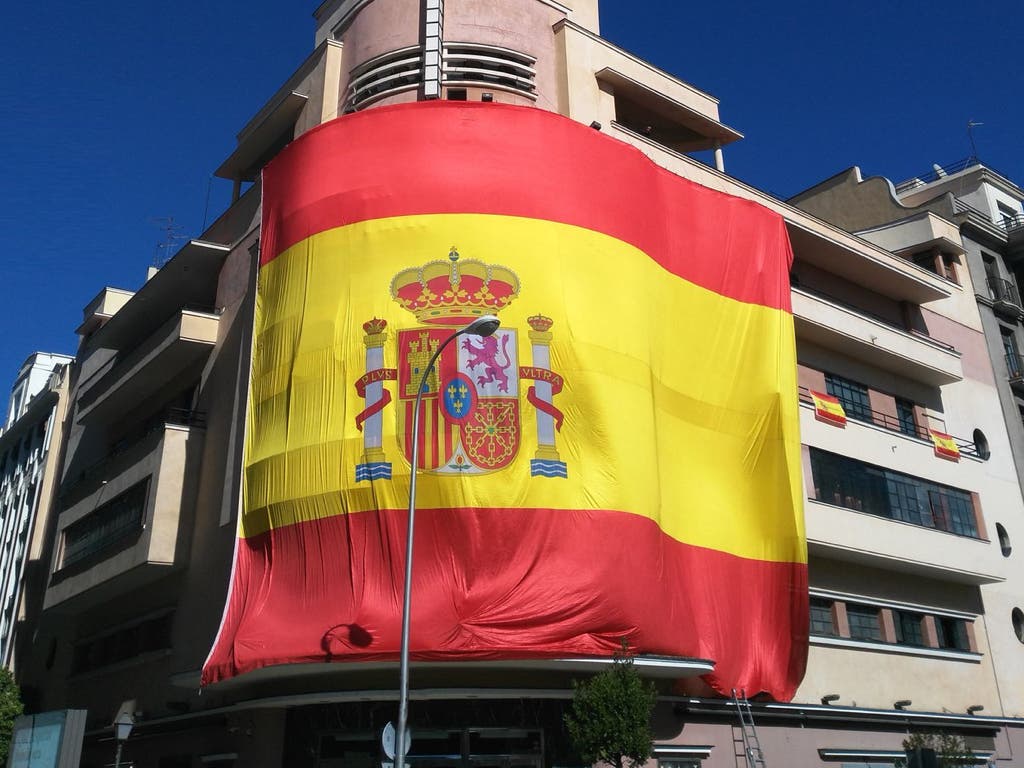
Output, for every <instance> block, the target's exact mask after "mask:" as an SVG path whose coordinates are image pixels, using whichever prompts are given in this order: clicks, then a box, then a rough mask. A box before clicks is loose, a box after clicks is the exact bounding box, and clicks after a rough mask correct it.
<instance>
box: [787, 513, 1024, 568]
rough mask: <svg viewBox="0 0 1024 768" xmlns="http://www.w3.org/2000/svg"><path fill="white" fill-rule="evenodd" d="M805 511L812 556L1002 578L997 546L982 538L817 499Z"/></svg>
mask: <svg viewBox="0 0 1024 768" xmlns="http://www.w3.org/2000/svg"><path fill="white" fill-rule="evenodd" d="M805 514H806V520H807V550H808V553H809V554H810V555H811V556H818V557H823V558H828V559H830V560H839V561H841V562H849V563H858V564H861V565H866V566H870V567H873V568H881V569H884V570H888V571H895V572H897V573H908V574H914V575H917V576H923V577H925V578H929V579H939V580H942V581H952V582H957V583H962V584H973V585H981V584H993V583H996V582H1000V581H1003V580H1004V579H1005V575H1004V574H1003V573H1002V572H1001V570H1000V568H999V565H1000V561H999V556H998V555H999V553H998V550H995V548H994V547H993V546H992V544H991V543H989V542H987V541H984V540H982V539H972V538H969V537H965V536H957V535H955V534H951V533H947V532H945V531H941V530H935V529H930V528H925V527H922V526H920V525H915V524H913V523H908V522H903V521H900V520H893V519H889V518H885V517H880V516H878V515H873V514H870V513H867V512H863V511H859V510H854V509H850V508H849V507H845V506H840V505H837V504H834V503H830V502H826V501H824V500H818V499H808V500H807V502H806V508H805ZM994 550H995V551H994Z"/></svg>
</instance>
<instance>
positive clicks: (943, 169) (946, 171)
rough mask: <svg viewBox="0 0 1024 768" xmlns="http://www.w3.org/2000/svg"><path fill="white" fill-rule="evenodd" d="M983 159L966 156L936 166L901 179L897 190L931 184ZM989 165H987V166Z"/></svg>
mask: <svg viewBox="0 0 1024 768" xmlns="http://www.w3.org/2000/svg"><path fill="white" fill-rule="evenodd" d="M980 164H981V161H980V160H978V158H977V157H975V156H973V155H972V156H971V157H965V158H964V159H963V160H957V161H956V162H955V163H950V164H948V165H942V166H935V167H934V168H932V170H930V171H928V172H927V173H922V174H921V175H920V176H915V177H914V178H912V179H907V180H906V181H901V182H900V183H899V184H897V185H896V191H897V192H908V191H910V190H912V189H917V188H918V187H923V186H925V185H926V184H931V183H932V182H933V181H938V180H939V179H942V178H945V177H946V176H952V175H953V174H954V173H960V171H966V170H967V169H968V168H970V167H971V166H972V165H980ZM986 167H987V166H986Z"/></svg>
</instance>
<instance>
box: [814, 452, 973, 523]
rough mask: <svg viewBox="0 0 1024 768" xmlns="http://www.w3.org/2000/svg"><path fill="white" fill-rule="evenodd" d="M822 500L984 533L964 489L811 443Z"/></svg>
mask: <svg viewBox="0 0 1024 768" xmlns="http://www.w3.org/2000/svg"><path fill="white" fill-rule="evenodd" d="M810 460H811V478H812V482H813V487H814V489H815V496H816V498H817V499H818V500H820V501H824V502H826V503H829V504H835V505H836V506H840V507H845V508H847V509H853V510H855V511H858V512H867V513H868V514H872V515H876V516H878V517H884V518H888V519H890V520H898V521H900V522H904V523H910V524H911V525H919V526H921V527H923V528H931V529H933V530H938V531H945V532H947V533H952V534H954V535H957V536H965V537H967V538H973V539H977V538H980V536H979V533H978V524H977V518H976V511H975V509H974V500H973V498H972V497H971V494H970V493H968V492H967V491H964V490H961V489H959V488H953V487H952V486H948V485H941V484H939V483H934V482H931V481H930V480H924V479H922V478H919V477H914V476H913V475H907V474H904V473H902V472H896V471H894V470H891V469H886V468H884V467H878V466H875V465H874V464H868V463H867V462H862V461H858V460H857V459H852V458H849V457H847V456H842V455H840V454H836V453H830V452H829V451H823V450H821V449H820V448H814V447H811V448H810Z"/></svg>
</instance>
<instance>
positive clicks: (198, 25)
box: [0, 0, 1024, 402]
mask: <svg viewBox="0 0 1024 768" xmlns="http://www.w3.org/2000/svg"><path fill="white" fill-rule="evenodd" d="M408 1H409V3H410V5H413V4H414V2H415V0H408ZM499 1H500V0H494V2H499ZM315 7H316V2H315V1H314V2H296V1H295V0H291V2H284V1H283V0H276V1H273V2H272V1H271V0H250V1H249V2H247V3H236V2H231V3H228V2H224V0H178V2H176V3H140V2H126V1H125V0H106V2H98V1H97V0H55V1H54V2H52V3H45V4H42V5H40V4H33V3H10V4H8V6H7V7H5V13H4V23H3V24H2V25H0V163H2V165H0V312H2V320H3V332H2V335H0V392H2V393H3V395H2V398H3V401H4V402H6V396H7V392H8V391H9V386H10V384H11V383H12V382H13V379H14V377H15V375H16V374H17V369H18V366H20V365H21V363H22V362H23V361H24V359H25V358H26V357H27V356H28V355H29V354H30V353H32V352H34V351H47V352H64V353H74V351H75V346H76V344H77V337H76V336H75V335H74V329H75V327H76V326H77V325H78V324H79V322H80V321H81V311H82V307H84V306H85V305H86V304H87V303H88V302H89V300H90V299H91V298H92V297H93V296H95V295H96V294H97V293H98V292H99V290H100V289H101V288H102V287H103V286H105V285H111V286H116V287H122V288H128V289H134V288H137V287H138V286H139V285H140V284H141V282H142V280H143V279H144V277H145V273H146V268H147V267H148V266H150V264H152V262H153V261H154V258H155V257H156V256H157V255H158V247H157V246H158V244H160V243H161V242H163V241H164V239H165V233H164V231H162V229H161V226H162V223H161V220H162V219H166V218H167V217H172V218H173V219H174V221H175V223H176V224H177V225H178V226H180V228H181V229H180V231H181V234H183V235H187V236H191V237H195V236H197V235H198V234H199V233H200V231H201V230H202V226H203V221H204V217H205V218H206V219H207V220H209V221H212V220H213V219H214V218H215V217H216V215H217V214H218V213H220V212H221V211H222V210H223V208H224V207H225V205H226V204H227V202H228V200H229V197H230V192H231V189H230V183H229V182H227V181H223V180H220V179H214V180H213V181H212V182H211V177H210V174H211V173H212V171H213V170H214V169H216V167H217V166H218V165H219V164H220V162H221V161H222V160H223V159H224V158H225V157H226V156H227V155H228V154H229V153H230V152H231V150H232V148H233V146H234V136H235V134H236V133H237V131H238V130H239V129H240V128H241V127H242V126H243V125H244V124H245V123H246V121H247V120H248V119H249V117H251V116H252V114H253V113H254V112H255V111H256V110H257V109H258V108H259V107H260V106H261V105H262V104H263V102H264V101H265V100H266V99H267V98H269V97H270V96H271V95H272V94H273V93H274V91H275V90H276V89H277V88H278V86H280V85H281V83H282V82H283V81H284V80H285V79H286V78H287V77H288V75H290V74H291V72H292V71H293V70H294V69H295V68H296V67H297V66H298V64H299V63H300V62H301V61H302V60H303V59H304V58H305V57H306V56H307V54H308V53H309V52H310V50H311V49H312V44H313V21H312V18H311V13H312V11H313V9H314V8H315ZM242 9H244V10H242ZM1019 16H1020V6H1019V4H1018V3H1011V2H1009V1H1008V0H989V1H988V2H984V3H977V4H969V3H965V2H962V0H961V1H960V2H950V1H949V0H935V1H933V2H927V3H925V2H919V1H918V0H902V1H901V2H895V3H891V2H890V3H882V2H877V0H875V1H874V2H873V1H871V0H868V2H864V3H830V2H825V3H822V2H820V0H819V1H818V2H813V3H812V2H808V1H807V0H800V1H799V2H787V3H774V4H767V3H756V4H755V3H750V4H746V3H737V2H732V1H731V0H720V1H719V2H716V3H692V2H685V1H684V0H602V13H601V32H602V35H603V36H604V37H606V38H607V39H609V40H611V41H612V42H614V43H616V44H618V45H620V46H622V47H624V48H626V49H627V50H629V51H631V52H633V53H635V54H637V55H639V56H641V57H642V58H645V59H647V60H649V61H651V62H653V63H654V64H656V65H657V66H659V67H661V68H663V69H665V70H668V71H669V72H671V73H672V74H674V75H676V76H677V77H680V78H682V79H683V80H686V81H687V82H689V83H691V84H693V85H694V86H696V87H697V88H700V89H702V90H705V91H707V92H709V93H711V94H713V95H714V96H716V97H717V98H719V99H720V100H721V118H722V121H723V122H725V123H726V124H727V125H729V126H731V127H733V128H735V129H737V130H739V131H740V132H742V133H743V134H745V136H746V138H745V139H743V140H741V141H740V142H738V143H736V144H734V145H731V146H729V147H727V148H726V150H725V163H726V171H728V172H729V173H731V174H732V175H734V176H737V177H738V178H740V179H743V180H744V181H746V182H748V183H751V184H753V185H754V186H757V187H760V188H761V189H765V190H767V191H769V192H771V193H772V194H775V195H776V196H778V197H782V198H786V197H789V196H791V195H793V194H795V193H796V192H799V191H800V190H802V189H805V188H806V187H808V186H811V185H812V184H814V183H816V182H818V181H820V180H822V179H824V178H827V177H828V176H831V175H832V174H834V173H837V172H838V171H841V170H843V169H844V168H847V167H849V166H851V165H859V166H860V167H861V169H862V170H863V172H864V173H865V175H875V174H881V175H885V176H888V177H890V178H892V179H893V180H895V181H900V180H903V179H905V178H908V177H911V176H914V175H917V174H919V173H923V172H926V171H927V170H928V169H929V168H930V167H931V165H932V163H940V164H948V163H951V162H954V161H956V160H959V159H962V158H965V157H967V156H968V155H969V154H971V146H970V143H969V141H968V135H967V122H968V120H975V121H978V122H982V123H984V125H982V126H979V127H977V128H975V129H974V138H975V143H976V145H977V152H978V155H979V157H980V158H981V159H982V161H983V162H985V163H987V164H989V165H990V166H992V167H993V168H995V169H997V170H999V171H1000V172H1002V173H1003V174H1005V175H1007V176H1009V177H1010V178H1011V179H1012V180H1015V181H1017V182H1018V183H1024V154H1022V153H1021V151H1020V146H1021V130H1020V126H1021V124H1022V122H1024V121H1022V113H1024V101H1022V99H1021V98H1020V94H1019V91H1020V80H1019V78H1018V76H1017V75H1018V72H1017V70H1018V69H1019V51H1020V50H1021V43H1022V35H1021V33H1020V23H1019V21H1020V19H1019ZM208 194H209V203H208V204H207V196H208Z"/></svg>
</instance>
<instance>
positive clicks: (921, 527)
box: [807, 496, 991, 544]
mask: <svg viewBox="0 0 1024 768" xmlns="http://www.w3.org/2000/svg"><path fill="white" fill-rule="evenodd" d="M807 500H808V501H813V502H814V503H815V504H821V505H822V506H825V507H832V508H833V509H842V510H845V511H846V512H853V513H854V514H856V515H867V516H868V517H873V518H875V519H876V520H885V521H887V522H890V523H896V524H897V525H909V526H910V527H911V528H914V529H916V530H918V531H933V532H934V533H942V534H945V535H946V536H956V537H957V538H958V539H967V540H968V541H978V542H981V543H982V544H991V541H990V540H989V539H983V538H981V537H980V536H971V535H969V534H966V533H956V532H954V531H946V530H943V529H942V528H932V527H931V526H928V525H921V524H920V523H908V522H907V521H906V520H899V519H897V518H895V517H886V516H885V515H876V514H874V513H873V512H865V511H864V510H863V509H854V508H853V507H845V506H843V505H842V504H836V503H835V502H832V501H825V500H824V499H816V498H814V497H813V496H808V497H807Z"/></svg>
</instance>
